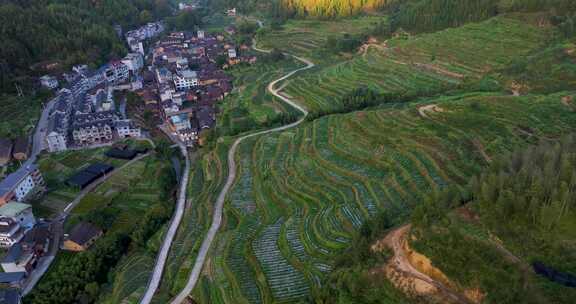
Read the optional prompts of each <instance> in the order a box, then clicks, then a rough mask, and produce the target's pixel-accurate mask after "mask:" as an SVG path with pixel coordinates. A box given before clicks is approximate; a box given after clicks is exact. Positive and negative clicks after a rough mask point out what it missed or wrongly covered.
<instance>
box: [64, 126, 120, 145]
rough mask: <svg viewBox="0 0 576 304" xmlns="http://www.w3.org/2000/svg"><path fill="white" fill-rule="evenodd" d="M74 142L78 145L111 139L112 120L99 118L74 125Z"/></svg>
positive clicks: (104, 141)
mask: <svg viewBox="0 0 576 304" xmlns="http://www.w3.org/2000/svg"><path fill="white" fill-rule="evenodd" d="M72 138H73V139H74V143H75V144H76V145H79V146H84V145H93V144H100V143H106V142H110V141H111V140H112V121H111V120H99V121H94V122H89V123H86V124H82V125H76V126H75V127H74V130H72Z"/></svg>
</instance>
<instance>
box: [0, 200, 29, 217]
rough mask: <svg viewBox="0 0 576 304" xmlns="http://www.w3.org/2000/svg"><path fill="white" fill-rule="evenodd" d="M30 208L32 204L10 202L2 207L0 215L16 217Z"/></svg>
mask: <svg viewBox="0 0 576 304" xmlns="http://www.w3.org/2000/svg"><path fill="white" fill-rule="evenodd" d="M28 208H32V206H30V205H28V204H23V203H18V202H9V203H8V204H5V205H3V206H2V207H0V216H6V217H15V216H17V215H18V214H20V213H22V212H23V211H24V210H26V209H28Z"/></svg>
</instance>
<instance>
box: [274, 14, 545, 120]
mask: <svg viewBox="0 0 576 304" xmlns="http://www.w3.org/2000/svg"><path fill="white" fill-rule="evenodd" d="M547 37H550V32H549V30H548V29H545V28H540V27H537V26H535V25H532V24H530V23H527V22H523V21H521V20H518V19H514V18H507V17H497V18H493V19H490V20H487V21H484V22H481V23H474V24H468V25H466V26H463V27H460V28H455V29H447V30H444V31H440V32H436V33H432V34H423V35H418V36H415V37H412V38H408V39H406V38H402V37H398V38H394V39H391V40H389V41H388V42H387V43H382V44H370V45H368V46H364V47H363V48H362V49H361V50H360V52H361V55H357V56H354V57H353V58H352V59H350V60H345V61H341V62H337V63H335V64H324V65H323V66H322V67H320V68H319V69H320V70H318V69H316V70H314V71H309V72H306V73H303V74H300V76H298V75H297V77H295V78H294V79H292V80H289V81H288V85H287V87H286V89H285V92H286V93H287V94H288V95H290V96H292V97H294V98H295V99H296V100H298V101H299V102H301V103H302V104H303V105H305V106H306V107H307V108H308V109H309V110H310V111H315V110H330V108H331V105H332V104H334V102H337V101H338V99H339V98H340V96H342V95H344V94H346V93H349V92H350V91H352V90H353V89H356V88H358V87H369V88H372V89H373V90H375V91H378V92H404V91H410V92H416V91H417V92H426V91H438V90H442V89H443V88H448V87H451V86H454V85H457V84H459V83H460V82H461V81H462V80H463V79H464V78H465V77H472V78H478V77H480V76H482V75H484V74H486V73H488V72H490V71H493V70H495V69H499V68H503V67H505V66H507V65H508V64H509V63H510V62H511V60H513V59H514V58H517V57H518V56H522V55H525V54H528V53H530V52H531V51H533V50H535V49H537V48H538V47H539V46H541V45H542V44H543V43H545V42H546V39H547Z"/></svg>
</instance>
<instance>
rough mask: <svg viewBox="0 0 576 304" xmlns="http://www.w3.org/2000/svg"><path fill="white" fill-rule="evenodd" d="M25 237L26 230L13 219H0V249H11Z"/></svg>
mask: <svg viewBox="0 0 576 304" xmlns="http://www.w3.org/2000/svg"><path fill="white" fill-rule="evenodd" d="M23 237H24V229H23V228H22V226H21V225H20V223H18V222H17V221H15V220H14V219H12V218H9V217H0V247H2V248H10V247H12V245H14V244H16V243H18V242H20V240H21V239H22V238H23Z"/></svg>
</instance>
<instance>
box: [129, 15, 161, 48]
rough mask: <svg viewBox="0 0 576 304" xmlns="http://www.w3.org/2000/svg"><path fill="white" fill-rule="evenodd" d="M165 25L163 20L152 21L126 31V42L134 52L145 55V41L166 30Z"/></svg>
mask: <svg viewBox="0 0 576 304" xmlns="http://www.w3.org/2000/svg"><path fill="white" fill-rule="evenodd" d="M164 29H165V25H164V23H162V22H150V23H148V24H146V25H144V26H142V27H140V28H138V29H135V30H132V31H129V32H127V33H126V35H125V36H126V43H127V44H128V47H129V48H130V50H131V51H132V52H134V53H140V54H142V55H144V45H143V43H144V42H145V41H146V40H148V39H151V38H154V37H156V36H158V35H160V34H161V33H162V32H164Z"/></svg>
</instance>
